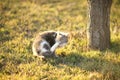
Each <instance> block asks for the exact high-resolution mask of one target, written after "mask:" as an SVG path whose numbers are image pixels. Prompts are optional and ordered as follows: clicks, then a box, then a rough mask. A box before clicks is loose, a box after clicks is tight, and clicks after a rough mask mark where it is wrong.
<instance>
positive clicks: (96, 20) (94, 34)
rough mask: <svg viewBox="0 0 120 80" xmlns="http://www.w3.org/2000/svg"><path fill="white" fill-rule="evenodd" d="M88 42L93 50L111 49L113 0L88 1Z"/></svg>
mask: <svg viewBox="0 0 120 80" xmlns="http://www.w3.org/2000/svg"><path fill="white" fill-rule="evenodd" d="M88 3H89V24H88V42H89V44H88V45H89V47H90V48H91V49H98V50H105V49H107V48H109V47H110V9H111V4H112V0H88Z"/></svg>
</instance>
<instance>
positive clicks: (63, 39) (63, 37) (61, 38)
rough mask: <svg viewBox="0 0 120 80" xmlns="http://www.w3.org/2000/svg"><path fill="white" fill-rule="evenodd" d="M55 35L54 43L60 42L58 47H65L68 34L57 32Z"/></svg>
mask: <svg viewBox="0 0 120 80" xmlns="http://www.w3.org/2000/svg"><path fill="white" fill-rule="evenodd" d="M56 33H57V36H56V38H55V41H56V42H60V45H59V47H62V46H64V45H66V44H67V42H68V36H69V33H65V32H59V31H57V32H56Z"/></svg>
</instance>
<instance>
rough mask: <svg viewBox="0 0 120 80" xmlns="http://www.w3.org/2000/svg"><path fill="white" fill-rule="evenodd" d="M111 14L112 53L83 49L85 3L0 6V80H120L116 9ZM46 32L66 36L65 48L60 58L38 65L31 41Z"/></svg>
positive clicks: (49, 0) (27, 1)
mask: <svg viewBox="0 0 120 80" xmlns="http://www.w3.org/2000/svg"><path fill="white" fill-rule="evenodd" d="M119 4H120V2H119V0H114V1H113V5H112V8H111V26H110V27H111V48H110V49H108V50H106V51H102V52H100V51H93V50H88V49H87V39H86V26H87V1H84V0H67V1H66V0H40V1H39V0H36V1H32V0H21V1H20V0H1V1H0V79H1V80H119V79H120V76H119V75H120V33H119V32H120V28H119V27H120V24H119V23H120V11H119V10H118V8H120V5H119ZM45 30H60V31H68V32H70V33H71V34H70V35H71V38H70V40H69V43H68V45H66V46H65V47H64V48H61V49H57V51H56V52H57V54H58V55H60V57H59V58H48V59H46V61H41V60H40V59H39V58H38V57H34V56H33V55H32V50H31V44H32V42H33V40H34V37H35V36H36V35H37V34H38V33H39V32H42V31H45Z"/></svg>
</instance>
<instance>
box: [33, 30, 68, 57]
mask: <svg viewBox="0 0 120 80" xmlns="http://www.w3.org/2000/svg"><path fill="white" fill-rule="evenodd" d="M67 42H68V33H65V32H59V31H45V32H41V33H39V35H38V36H37V37H36V38H35V40H34V41H33V44H32V51H33V55H34V56H39V57H41V58H46V57H50V56H55V57H57V55H56V54H55V50H56V49H57V48H59V47H63V46H64V45H66V44H67Z"/></svg>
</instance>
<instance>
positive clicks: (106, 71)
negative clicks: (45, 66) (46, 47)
mask: <svg viewBox="0 0 120 80" xmlns="http://www.w3.org/2000/svg"><path fill="white" fill-rule="evenodd" d="M102 57H103V56H102V55H100V57H99V58H98V57H97V58H96V57H92V58H89V57H85V56H82V55H80V54H77V53H71V54H69V55H67V56H65V57H60V58H56V59H53V60H52V61H49V63H50V64H52V65H53V66H56V67H58V68H59V64H64V65H67V66H69V67H71V68H75V67H78V68H80V69H83V70H85V71H90V72H98V73H101V74H102V75H103V78H105V77H108V78H109V79H111V80H117V79H120V76H119V75H120V69H119V67H120V63H117V62H116V63H115V62H112V61H108V60H105V59H103V58H102Z"/></svg>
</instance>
